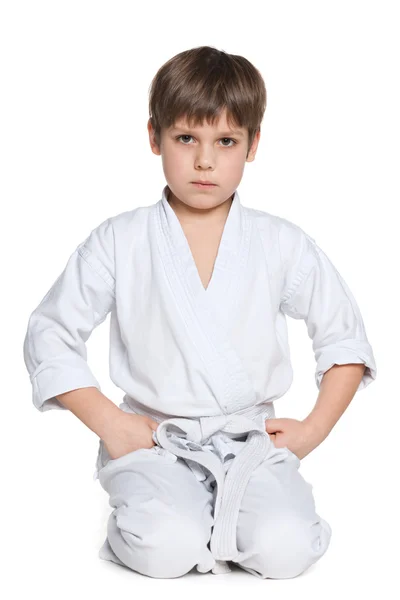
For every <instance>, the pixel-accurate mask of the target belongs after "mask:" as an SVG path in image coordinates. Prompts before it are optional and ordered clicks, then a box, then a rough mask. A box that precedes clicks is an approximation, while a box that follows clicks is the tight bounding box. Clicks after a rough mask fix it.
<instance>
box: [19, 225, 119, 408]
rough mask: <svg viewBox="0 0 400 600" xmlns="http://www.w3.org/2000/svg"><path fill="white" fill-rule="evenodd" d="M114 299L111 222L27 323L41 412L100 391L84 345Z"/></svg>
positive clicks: (28, 356)
mask: <svg viewBox="0 0 400 600" xmlns="http://www.w3.org/2000/svg"><path fill="white" fill-rule="evenodd" d="M114 298H115V269H114V237H113V228H112V222H111V221H110V219H107V220H106V221H104V222H103V223H101V224H100V225H99V226H98V227H97V228H96V229H94V230H93V231H92V232H91V233H90V235H89V236H88V237H87V238H86V240H84V241H83V242H82V243H81V244H79V246H78V247H77V248H76V250H75V251H74V252H73V253H72V254H71V256H70V257H69V259H68V261H67V264H66V266H65V268H64V270H63V271H62V273H61V274H60V276H59V277H58V279H57V280H56V281H55V282H54V284H53V285H52V287H51V288H50V290H49V291H48V292H47V294H46V295H45V296H44V298H43V300H42V301H41V302H40V304H39V305H38V306H37V308H36V309H35V310H34V311H33V313H32V314H31V316H30V318H29V322H28V328H27V332H26V336H25V340H24V346H23V354H24V360H25V365H26V368H27V370H28V373H29V376H30V380H31V384H32V392H33V397H32V399H33V404H34V406H35V407H36V408H37V409H38V410H39V411H41V412H44V411H47V410H51V409H64V410H66V407H65V406H64V405H63V404H62V403H61V402H60V401H59V400H58V399H57V398H56V395H57V394H62V393H64V392H68V391H71V390H74V389H78V388H84V387H92V386H93V387H97V388H98V389H99V390H100V389H101V388H100V385H99V383H98V381H97V380H96V378H95V377H94V375H93V373H92V372H91V370H90V368H89V366H88V364H87V349H86V345H85V343H86V341H87V340H88V338H89V336H90V334H91V333H92V331H93V329H94V328H95V327H97V326H98V325H100V323H102V322H103V321H104V320H105V318H106V316H107V314H108V313H109V312H110V311H111V308H112V306H113V303H114Z"/></svg>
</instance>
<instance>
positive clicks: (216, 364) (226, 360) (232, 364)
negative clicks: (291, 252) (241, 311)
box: [155, 186, 256, 413]
mask: <svg viewBox="0 0 400 600" xmlns="http://www.w3.org/2000/svg"><path fill="white" fill-rule="evenodd" d="M167 191H168V186H165V187H164V190H163V193H162V198H161V200H160V201H159V202H158V203H157V204H156V205H155V209H156V211H155V219H156V221H157V233H156V235H157V241H158V248H159V252H160V257H161V260H162V262H163V265H164V271H165V274H166V276H167V279H168V280H169V284H170V288H171V290H172V292H173V294H174V296H175V299H176V302H177V306H178V307H179V310H180V313H181V315H182V319H183V322H184V324H185V326H186V329H187V332H188V334H189V336H190V339H191V340H192V342H193V344H194V346H195V348H196V350H197V352H198V354H199V355H200V357H201V359H202V361H203V364H204V366H205V368H206V370H207V371H208V373H209V375H210V384H211V386H212V389H213V391H214V394H215V396H216V398H217V401H218V402H219V404H220V406H221V409H222V410H223V412H225V413H230V412H236V411H238V410H241V409H245V408H246V407H248V406H252V405H254V404H255V402H256V399H255V391H254V389H253V387H252V384H251V382H250V380H249V378H248V376H247V373H246V372H245V370H244V368H243V364H242V361H241V359H240V357H239V356H238V354H237V352H236V350H235V348H234V347H233V345H232V343H231V341H230V338H229V335H228V333H227V328H228V324H229V323H230V322H231V320H232V319H233V318H235V317H234V314H233V311H234V307H235V305H236V300H237V298H238V295H239V294H243V293H245V290H244V289H243V288H244V281H245V277H244V272H245V267H246V263H247V260H248V254H249V249H250V238H251V235H250V233H251V225H252V224H251V220H250V218H249V216H248V215H247V213H246V212H245V210H244V209H243V207H242V206H241V203H240V199H239V194H238V192H237V191H236V192H235V194H234V198H233V201H232V204H231V207H230V211H229V214H228V217H227V220H226V223H225V227H224V231H223V234H222V238H221V242H220V246H219V249H218V254H217V258H216V260H215V265H214V270H213V274H212V278H211V281H210V283H209V286H208V287H207V289H206V290H205V289H204V287H203V284H202V282H201V279H200V276H199V273H198V271H197V267H196V264H195V261H194V258H193V255H192V253H191V250H190V246H189V244H188V241H187V238H186V236H185V234H184V232H183V229H182V227H181V224H180V222H179V219H178V218H177V216H176V214H175V212H174V210H173V209H172V207H171V206H170V204H169V203H168V200H167Z"/></svg>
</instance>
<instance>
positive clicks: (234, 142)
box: [176, 134, 237, 148]
mask: <svg viewBox="0 0 400 600" xmlns="http://www.w3.org/2000/svg"><path fill="white" fill-rule="evenodd" d="M192 137H193V136H191V135H187V134H183V135H178V137H177V138H176V139H177V140H180V139H182V141H183V143H184V145H185V146H188V145H189V144H186V142H185V141H184V138H185V139H187V138H192ZM221 140H223V141H226V140H228V141H230V142H233V143H232V144H231V145H229V146H228V145H225V144H223V146H224V147H225V148H232V147H233V146H234V145H235V144H236V143H237V142H236V141H235V140H234V139H232V138H227V137H225V138H221Z"/></svg>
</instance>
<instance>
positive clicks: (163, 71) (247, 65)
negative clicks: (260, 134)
mask: <svg viewBox="0 0 400 600" xmlns="http://www.w3.org/2000/svg"><path fill="white" fill-rule="evenodd" d="M149 95H150V97H149V113H150V121H151V124H152V127H153V129H154V131H155V139H156V143H157V145H160V141H161V128H164V127H166V128H168V127H170V126H173V125H174V124H175V122H176V121H177V120H178V119H180V118H186V119H187V121H188V122H189V124H190V125H191V126H196V125H200V124H202V123H203V122H204V119H206V120H207V122H208V123H211V124H214V122H215V121H216V119H218V118H219V116H220V113H221V112H222V111H223V109H224V108H226V109H227V120H228V123H229V125H230V127H232V126H238V127H246V128H247V130H248V134H249V135H248V151H249V149H250V147H251V144H252V142H253V139H254V136H255V134H256V132H257V131H258V130H259V129H260V125H261V121H262V119H263V116H264V112H265V109H266V105H267V92H266V89H265V83H264V80H263V78H262V76H261V74H260V72H259V71H258V70H257V69H256V68H255V67H254V66H253V65H252V64H251V62H249V61H248V60H247V59H246V58H244V57H243V56H238V55H235V54H228V53H227V52H224V51H223V50H217V49H216V48H214V47H211V46H199V47H197V48H192V49H190V50H185V51H184V52H180V53H179V54H177V55H176V56H173V57H172V58H170V59H169V60H168V61H167V62H166V63H165V64H164V65H162V66H161V67H160V69H159V70H158V71H157V73H156V75H155V77H154V78H153V80H152V82H151V86H150V94H149Z"/></svg>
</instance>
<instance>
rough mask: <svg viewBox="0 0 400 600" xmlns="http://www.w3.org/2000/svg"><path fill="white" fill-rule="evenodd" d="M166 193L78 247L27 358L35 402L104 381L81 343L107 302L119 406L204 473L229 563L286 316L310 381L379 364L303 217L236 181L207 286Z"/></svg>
mask: <svg viewBox="0 0 400 600" xmlns="http://www.w3.org/2000/svg"><path fill="white" fill-rule="evenodd" d="M167 194H168V186H165V187H164V189H163V191H162V197H161V199H160V200H159V201H158V202H157V203H156V204H153V205H151V206H148V207H140V208H136V209H133V210H130V211H126V212H123V213H120V214H118V215H116V216H113V217H110V218H109V219H107V220H105V221H104V222H102V223H101V224H100V225H98V226H97V227H96V228H95V229H94V230H93V231H92V232H91V234H90V235H89V236H88V237H87V239H86V240H84V241H83V242H82V243H81V244H80V245H79V246H78V247H77V248H76V250H75V251H74V252H73V254H72V255H71V256H70V258H69V260H68V263H67V265H66V267H65V269H64V271H63V272H62V273H61V275H60V276H59V278H58V279H57V281H56V282H55V283H54V285H53V286H52V288H51V289H50V290H49V291H48V293H47V294H46V296H45V297H44V298H43V300H42V301H41V302H40V304H39V306H38V307H37V308H36V309H35V310H34V312H33V313H32V315H31V316H30V319H29V324H28V331H27V335H26V338H25V342H24V358H25V363H26V366H27V369H28V371H29V375H30V379H31V382H32V386H33V403H34V405H35V406H36V408H37V409H38V410H40V411H46V410H51V409H65V407H64V406H63V405H62V404H61V403H60V402H59V401H58V400H57V398H56V396H57V395H58V394H62V393H64V392H67V391H69V390H74V389H77V388H84V387H89V386H95V387H97V388H98V389H100V385H99V383H98V381H97V380H96V378H95V376H94V375H93V373H92V371H91V369H90V367H89V366H88V364H87V360H86V359H87V354H86V347H85V342H86V341H87V339H88V338H89V336H90V334H91V332H92V331H93V329H94V328H95V327H97V326H98V325H99V324H100V323H102V322H103V321H104V320H105V318H106V316H107V315H108V313H110V312H111V320H110V353H109V358H110V362H109V365H110V377H111V379H112V381H113V382H114V384H115V385H116V386H118V387H119V388H121V389H122V390H123V391H124V392H125V396H124V398H123V402H122V404H120V408H122V410H125V411H127V412H134V413H136V414H142V415H148V416H150V417H151V418H153V419H154V420H156V421H158V422H159V423H160V425H159V427H158V429H157V432H154V436H153V439H154V441H155V443H156V447H157V451H159V452H168V453H172V454H173V455H175V456H176V457H180V458H182V459H184V460H185V461H186V464H187V465H188V466H189V467H190V468H191V469H192V470H193V473H194V474H195V475H196V477H197V478H198V479H199V480H200V481H202V480H206V477H207V476H210V473H211V478H212V479H213V480H214V481H215V482H216V484H217V485H216V489H217V497H216V501H215V519H216V522H215V526H214V532H213V538H212V541H211V550H212V552H213V556H214V557H215V558H216V560H217V561H219V563H220V564H223V562H224V561H226V560H231V559H232V557H236V558H238V557H240V552H238V549H237V547H236V543H235V539H234V538H235V536H234V535H233V532H234V529H235V519H234V518H232V515H237V513H238V510H239V507H240V504H241V500H242V497H243V493H244V489H245V486H246V481H248V480H249V478H250V477H251V474H252V472H253V471H254V469H255V468H256V467H257V466H258V465H260V464H261V463H262V462H263V460H264V459H265V457H266V456H267V454H268V452H271V440H270V438H269V436H268V434H266V432H265V419H266V418H271V417H274V416H275V412H274V404H273V403H274V401H275V400H277V399H278V398H280V397H281V396H283V395H284V394H285V393H286V392H287V391H288V389H289V388H290V385H291V383H292V378H293V371H292V366H291V362H290V351H289V345H288V332H287V324H286V315H288V316H290V317H293V318H295V319H303V320H304V321H305V323H306V325H307V330H308V335H309V337H310V338H311V339H312V347H313V351H314V354H315V360H316V371H315V381H316V385H317V387H318V388H319V386H320V383H321V379H322V377H323V374H324V373H325V372H326V371H327V370H328V369H330V367H332V366H333V365H334V364H338V365H341V364H346V363H364V364H365V365H366V370H365V373H364V376H363V379H362V381H361V383H360V386H359V388H358V389H359V390H361V389H363V388H364V387H366V386H367V385H368V384H369V383H371V382H372V381H373V380H374V379H375V378H376V372H377V371H376V365H375V360H374V356H373V351H372V348H371V346H370V344H369V342H368V339H367V336H366V332H365V328H364V324H363V320H362V316H361V314H360V311H359V308H358V306H357V304H356V301H355V299H354V297H353V296H352V294H351V292H350V290H349V288H348V286H347V285H346V283H345V281H344V280H343V278H342V277H341V275H340V274H339V273H338V272H337V270H336V269H335V267H334V266H333V265H332V263H331V262H330V260H329V259H328V258H327V256H326V255H325V254H324V252H323V251H322V250H321V249H320V248H319V247H318V246H317V244H316V243H315V241H314V240H313V239H312V238H311V237H310V236H309V235H307V234H306V233H305V232H304V231H303V230H302V229H301V228H300V227H298V226H297V225H295V224H294V223H292V222H290V221H288V220H286V219H283V218H280V217H278V216H275V215H272V214H270V213H267V212H264V211H261V210H255V209H251V208H247V207H244V206H243V205H242V204H241V202H240V198H239V194H238V192H237V191H236V192H235V194H234V198H233V201H232V205H231V207H230V211H229V214H228V218H227V221H226V224H225V228H224V231H223V235H222V239H221V242H220V246H219V249H218V255H217V258H216V261H215V266H214V270H213V274H212V278H211V281H210V283H209V285H208V287H207V289H204V287H203V284H202V282H201V279H200V277H199V274H198V271H197V268H196V265H195V262H194V259H193V256H192V254H191V251H190V247H189V245H188V242H187V239H186V237H185V234H184V232H183V229H182V227H181V225H180V222H179V220H178V218H177V216H176V214H175V212H174V211H173V209H172V207H171V206H170V205H169V203H168V200H167ZM243 436H245V438H246V441H245V442H244V441H243ZM239 438H242V441H241V442H239V441H238V442H237V443H238V444H243V450H242V451H241V452H240V454H239V455H238V456H237V457H236V456H235V452H233V454H232V443H235V442H234V440H238V439H239ZM274 451H275V454H276V456H277V457H279V456H280V455H282V453H286V456H287V455H288V452H289V451H288V449H287V448H281V449H275V450H274ZM101 453H102V449H101V447H100V448H99V453H98V460H97V463H96V473H95V477H96V476H98V470H99V468H101V467H102V463H101V462H99V461H100V455H101ZM227 457H228V461H227V462H225V459H226V458H227ZM292 457H294V455H293V454H292ZM228 468H229V477H227V476H226V473H227V471H228ZM208 481H210V479H208ZM239 483H240V485H239ZM217 517H218V518H217Z"/></svg>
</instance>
